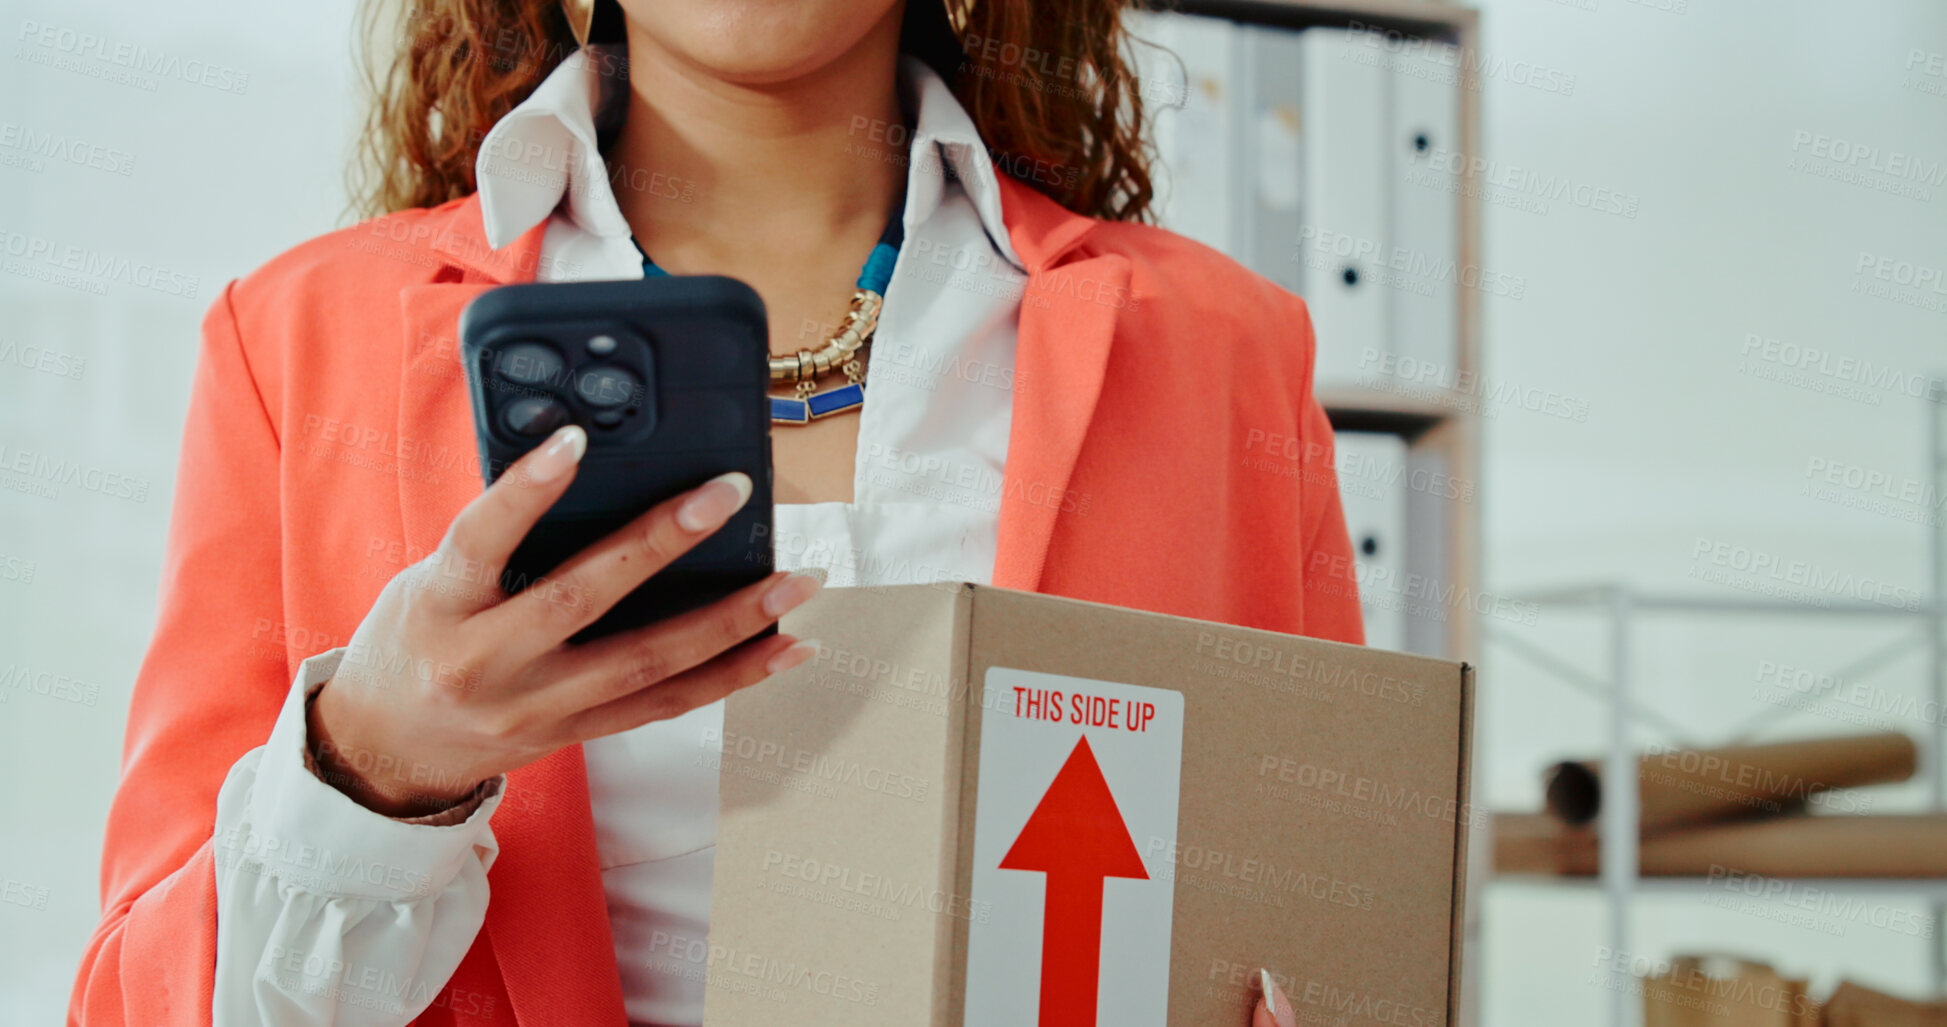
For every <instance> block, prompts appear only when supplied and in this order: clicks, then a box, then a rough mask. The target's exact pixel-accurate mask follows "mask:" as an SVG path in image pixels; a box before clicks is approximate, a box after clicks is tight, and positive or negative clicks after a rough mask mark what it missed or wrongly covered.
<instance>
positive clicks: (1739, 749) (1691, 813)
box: [1547, 731, 1919, 832]
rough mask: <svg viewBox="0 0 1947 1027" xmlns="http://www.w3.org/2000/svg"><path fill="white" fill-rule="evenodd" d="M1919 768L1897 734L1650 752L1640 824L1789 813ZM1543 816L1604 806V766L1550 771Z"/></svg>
mask: <svg viewBox="0 0 1947 1027" xmlns="http://www.w3.org/2000/svg"><path fill="white" fill-rule="evenodd" d="M1918 766H1919V750H1918V749H1917V748H1916V747H1915V746H1914V744H1913V739H1911V738H1908V737H1907V736H1906V735H1904V734H1901V733H1899V732H1897V731H1889V732H1885V733H1882V734H1873V735H1853V736H1849V737H1840V738H1812V739H1806V740H1804V741H1798V742H1778V743H1775V744H1772V745H1740V746H1732V747H1729V748H1723V749H1700V750H1699V749H1692V750H1682V751H1671V752H1653V753H1651V754H1650V755H1647V756H1645V757H1643V759H1642V762H1641V763H1639V764H1638V771H1637V774H1638V778H1637V779H1638V781H1639V782H1640V785H1639V787H1640V788H1641V789H1642V792H1641V796H1640V798H1639V800H1638V802H1639V807H1640V809H1641V811H1642V827H1643V830H1644V831H1645V832H1653V831H1657V830H1660V829H1662V828H1666V827H1673V826H1676V825H1678V824H1697V823H1707V822H1710V821H1714V820H1733V819H1737V818H1741V817H1755V816H1766V815H1770V814H1777V813H1790V812H1794V811H1796V810H1800V809H1803V808H1804V807H1805V805H1806V803H1807V802H1808V801H1810V800H1812V799H1813V797H1814V796H1816V795H1818V794H1819V793H1820V792H1824V791H1828V790H1830V789H1834V788H1853V787H1857V786H1859V785H1871V784H1883V783H1886V782H1889V781H1904V780H1906V779H1907V778H1909V777H1912V776H1913V772H1914V770H1915V769H1916V768H1917V767H1918ZM1547 795H1548V812H1550V813H1552V814H1554V815H1555V816H1556V817H1558V818H1560V819H1561V821H1562V822H1563V823H1565V824H1570V825H1577V826H1579V825H1582V824H1587V823H1589V822H1590V821H1592V820H1594V819H1595V817H1596V814H1597V812H1599V811H1600V810H1601V809H1602V763H1601V761H1600V760H1585V761H1579V762H1572V763H1557V764H1556V765H1555V766H1553V767H1551V768H1549V771H1548V792H1547Z"/></svg>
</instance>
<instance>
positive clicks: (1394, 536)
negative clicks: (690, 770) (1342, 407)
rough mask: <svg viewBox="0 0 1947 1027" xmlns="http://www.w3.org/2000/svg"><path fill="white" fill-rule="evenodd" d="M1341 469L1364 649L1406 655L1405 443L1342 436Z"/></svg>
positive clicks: (1374, 435) (1383, 437)
mask: <svg viewBox="0 0 1947 1027" xmlns="http://www.w3.org/2000/svg"><path fill="white" fill-rule="evenodd" d="M1337 439H1338V459H1337V464H1336V467H1337V470H1338V478H1339V497H1340V503H1341V504H1342V505H1343V506H1344V508H1345V528H1346V531H1347V532H1349V533H1350V534H1351V536H1352V558H1353V560H1354V562H1355V564H1356V566H1357V578H1358V582H1359V604H1360V608H1361V611H1362V612H1363V613H1364V615H1365V622H1366V644H1367V645H1369V646H1372V647H1373V648H1375V649H1392V650H1408V639H1407V630H1406V629H1407V624H1406V602H1405V596H1404V595H1403V594H1402V592H1401V588H1402V584H1403V582H1404V581H1405V579H1406V500H1407V496H1406V493H1407V489H1406V482H1407V467H1406V462H1407V451H1406V440H1405V439H1403V438H1401V437H1399V436H1397V435H1388V434H1381V433H1377V432H1350V431H1347V432H1339V433H1338V436H1337Z"/></svg>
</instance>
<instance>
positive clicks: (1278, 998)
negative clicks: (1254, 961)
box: [1257, 969, 1298, 1027]
mask: <svg viewBox="0 0 1947 1027" xmlns="http://www.w3.org/2000/svg"><path fill="white" fill-rule="evenodd" d="M1257 979H1258V986H1259V987H1260V988H1262V989H1264V1004H1265V1005H1266V1006H1268V1007H1270V1010H1271V1018H1272V1019H1274V1020H1276V1021H1278V1027H1298V1011H1297V1010H1295V1009H1293V1008H1291V1000H1290V999H1288V998H1285V997H1284V989H1282V988H1280V987H1278V982H1277V981H1274V980H1272V979H1271V971H1270V970H1268V969H1260V970H1258V972H1257Z"/></svg>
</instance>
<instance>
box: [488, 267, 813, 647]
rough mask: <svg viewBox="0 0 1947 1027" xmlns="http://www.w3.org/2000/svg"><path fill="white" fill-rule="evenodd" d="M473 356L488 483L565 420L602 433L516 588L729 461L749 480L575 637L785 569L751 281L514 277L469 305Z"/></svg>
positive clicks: (528, 555) (759, 323) (519, 555)
mask: <svg viewBox="0 0 1947 1027" xmlns="http://www.w3.org/2000/svg"><path fill="white" fill-rule="evenodd" d="M460 354H461V359H462V360H464V361H465V363H466V372H467V383H468V387H469V389H470V390H471V392H472V397H473V430H474V434H475V436H476V437H477V438H478V440H479V444H480V467H481V472H482V474H483V476H484V477H485V478H486V480H487V483H488V484H492V483H493V482H494V481H495V480H497V479H498V478H499V477H500V475H501V474H502V473H503V472H504V471H505V470H506V469H507V467H508V465H509V464H511V463H513V462H514V461H515V460H517V459H519V458H520V457H521V455H522V454H524V453H526V452H527V451H528V450H530V449H533V448H534V447H535V446H537V445H539V444H541V443H542V442H544V441H546V440H547V438H548V437H549V436H550V435H552V434H553V433H554V432H555V430H556V429H558V428H560V427H562V426H563V425H568V424H579V425H581V426H582V427H583V428H584V429H586V430H587V432H588V451H587V453H586V454H584V455H583V457H582V459H581V465H580V469H579V470H578V471H577V473H576V476H575V480H574V483H573V484H572V485H570V486H568V491H567V492H566V493H564V494H563V495H562V497H561V498H560V500H558V501H557V502H556V503H555V504H554V507H553V508H552V509H550V510H549V511H548V512H547V515H546V516H544V517H543V518H542V519H541V521H540V523H538V524H536V525H535V526H534V529H533V530H532V531H530V532H529V533H528V535H527V538H526V539H525V540H524V541H522V542H521V544H520V547H519V548H518V549H516V550H515V551H514V555H513V558H512V559H511V560H510V561H508V565H507V567H506V568H505V569H504V570H503V572H502V574H501V586H502V587H503V588H505V589H506V590H507V591H508V592H510V593H511V592H519V591H521V590H522V589H525V588H527V587H529V586H531V585H532V584H534V583H535V582H536V581H538V580H541V579H543V578H545V577H546V576H547V574H548V572H549V571H551V570H553V569H554V568H555V567H556V566H558V565H559V564H560V563H561V562H562V561H563V560H566V559H567V558H568V557H570V556H573V555H574V554H575V553H577V552H579V551H581V550H582V549H584V548H586V547H587V546H588V545H590V544H591V543H593V542H595V541H596V540H598V539H600V538H602V537H603V536H604V535H607V534H609V533H610V532H612V531H615V530H616V529H618V528H620V527H622V526H623V525H625V524H627V523H628V522H629V521H631V520H633V519H634V518H636V517H637V516H639V515H640V514H642V513H643V511H645V510H647V509H649V508H650V507H651V506H654V505H655V504H657V503H659V502H662V501H663V500H665V499H668V498H670V497H671V496H675V495H677V494H679V493H682V492H684V491H687V490H689V489H692V488H695V487H696V486H698V485H701V484H703V483H704V482H706V481H708V480H710V479H711V478H714V477H716V476H717V475H720V474H724V473H726V472H729V471H742V472H744V473H745V474H747V475H749V476H750V480H751V483H752V485H753V487H754V488H753V492H752V494H751V497H750V502H749V503H747V504H746V505H745V506H744V508H743V509H742V510H740V511H738V512H737V514H736V515H735V516H733V517H732V518H731V519H730V522H729V523H728V524H725V525H724V526H723V528H721V529H720V530H718V531H717V532H716V533H715V534H714V535H711V536H710V537H709V538H707V539H705V540H703V541H702V542H700V543H698V544H697V546H696V547H695V548H694V549H691V550H690V551H689V552H687V553H685V554H683V555H682V556H681V557H680V558H678V559H677V560H676V561H675V562H674V563H672V564H670V565H669V566H668V567H667V568H665V569H664V570H662V571H661V572H659V573H657V574H656V575H655V576H653V577H651V578H650V579H649V580H648V581H647V582H645V583H644V584H643V585H642V586H641V587H640V588H638V589H636V590H635V591H634V592H632V593H630V594H629V595H628V596H626V597H625V598H623V599H622V601H621V602H619V603H617V604H616V605H615V606H614V607H612V608H611V609H610V610H609V611H608V612H607V613H606V614H604V615H603V616H602V617H601V618H600V619H599V620H597V621H596V622H595V623H593V624H591V625H590V626H588V627H587V628H585V629H583V630H582V631H580V632H578V633H577V634H576V635H575V636H574V640H575V641H585V640H587V639H590V638H597V637H600V636H602V635H608V634H613V633H614V632H617V631H623V630H627V629H629V628H633V627H638V626H640V625H643V624H649V623H653V622H655V621H658V620H662V619H664V618H666V617H670V616H673V615H675V614H678V613H682V612H684V611H686V610H690V609H694V608H695V607H698V606H702V605H705V604H707V603H710V602H713V601H715V600H716V599H719V598H722V597H723V596H725V595H728V594H730V593H731V592H733V591H735V590H736V589H738V588H741V587H743V586H744V585H747V584H750V583H752V582H755V581H759V580H762V579H763V578H764V577H765V576H767V575H769V574H770V573H771V567H772V560H771V418H770V399H769V384H770V382H769V375H770V372H769V368H768V366H767V364H766V361H767V359H768V358H769V356H770V341H769V335H768V332H767V330H766V321H765V316H764V301H763V300H761V299H759V298H758V295H757V292H756V291H755V290H753V289H752V288H751V287H750V286H748V285H745V284H744V283H742V282H740V281H737V280H736V279H734V278H724V277H721V276H716V275H699V276H670V277H656V278H647V279H642V280H640V281H623V282H569V283H557V284H537V285H509V286H502V287H500V288H497V289H492V290H489V291H487V292H485V293H482V294H481V295H479V296H477V297H475V298H474V299H473V301H472V302H471V303H469V304H467V307H466V310H465V311H464V312H462V313H461V315H460ZM775 631H776V628H774V627H773V628H770V629H768V630H767V631H766V632H764V633H765V634H771V633H775Z"/></svg>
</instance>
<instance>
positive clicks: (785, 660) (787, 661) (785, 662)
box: [764, 638, 818, 674]
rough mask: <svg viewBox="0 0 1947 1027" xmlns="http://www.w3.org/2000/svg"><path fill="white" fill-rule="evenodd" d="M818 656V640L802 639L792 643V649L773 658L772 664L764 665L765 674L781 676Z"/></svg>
mask: <svg viewBox="0 0 1947 1027" xmlns="http://www.w3.org/2000/svg"><path fill="white" fill-rule="evenodd" d="M816 655H818V640H817V639H815V638H806V639H800V640H799V641H797V642H794V643H792V645H791V647H790V648H788V649H785V650H783V651H781V652H779V653H778V654H777V655H776V656H773V657H771V660H770V662H769V663H766V664H764V673H766V674H781V673H783V672H785V671H787V670H790V669H791V668H793V667H795V666H797V665H798V664H800V663H803V662H805V661H806V660H809V659H811V658H812V657H813V656H816Z"/></svg>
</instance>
